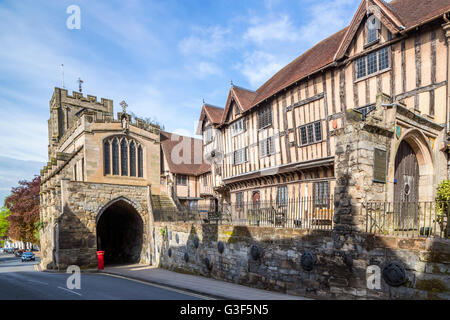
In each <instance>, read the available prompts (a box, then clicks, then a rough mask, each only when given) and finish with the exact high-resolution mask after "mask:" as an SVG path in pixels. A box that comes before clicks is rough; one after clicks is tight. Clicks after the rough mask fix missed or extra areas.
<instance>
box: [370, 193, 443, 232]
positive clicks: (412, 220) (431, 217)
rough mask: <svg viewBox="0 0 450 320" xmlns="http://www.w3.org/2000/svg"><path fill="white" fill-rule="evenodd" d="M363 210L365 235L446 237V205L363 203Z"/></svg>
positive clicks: (433, 202) (428, 203) (432, 202)
mask: <svg viewBox="0 0 450 320" xmlns="http://www.w3.org/2000/svg"><path fill="white" fill-rule="evenodd" d="M363 210H365V214H366V231H367V232H369V233H374V234H383V235H395V236H406V237H416V236H419V237H420V236H425V237H430V236H433V237H442V238H447V237H448V236H449V226H448V217H449V210H450V203H441V202H435V201H428V202H367V203H365V204H364V206H363Z"/></svg>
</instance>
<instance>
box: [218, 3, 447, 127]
mask: <svg viewBox="0 0 450 320" xmlns="http://www.w3.org/2000/svg"><path fill="white" fill-rule="evenodd" d="M372 1H374V3H376V4H377V5H378V6H379V7H380V9H381V11H382V12H383V15H382V17H383V18H382V23H383V22H384V23H386V24H389V26H390V28H391V29H392V28H393V30H398V29H399V28H401V31H400V32H405V31H407V30H409V29H411V28H413V27H415V26H417V25H420V24H423V23H426V22H428V21H430V20H432V19H435V18H439V17H441V16H442V15H443V14H444V13H446V12H448V11H450V0H393V1H391V2H389V3H387V2H385V1H382V0H372ZM365 3H366V0H362V1H361V4H360V8H361V6H363V7H364V9H365ZM358 10H359V8H358ZM357 15H358V11H357V12H356V13H355V17H356V16H357ZM355 17H354V20H355ZM383 20H384V21H383ZM353 22H354V21H352V23H353ZM355 24H356V23H355ZM351 26H352V24H350V26H348V27H346V28H344V29H342V30H340V31H338V32H336V33H335V34H333V35H332V36H330V37H328V38H326V39H325V40H322V41H321V42H319V43H318V44H316V45H315V46H314V47H312V48H311V49H309V50H308V51H306V52H305V53H303V54H302V55H301V56H299V57H298V58H297V59H295V60H294V61H292V62H291V63H289V64H288V65H287V66H285V67H284V68H283V69H281V70H280V71H278V72H277V73H276V74H275V75H274V76H272V77H271V78H270V79H269V80H267V81H266V82H265V83H264V84H263V85H262V86H261V87H259V89H258V90H256V95H255V98H254V99H253V101H252V103H251V104H250V106H249V107H248V108H246V110H249V109H251V108H253V107H255V106H256V105H258V104H259V103H261V102H263V101H264V100H266V99H268V98H270V97H271V96H273V95H274V94H276V93H278V92H280V91H281V90H283V89H284V88H286V87H289V86H290V85H292V84H294V83H296V82H298V81H301V80H302V79H304V78H306V77H308V76H310V75H312V74H314V73H316V72H317V71H319V70H322V69H325V68H326V67H328V66H331V65H332V64H333V62H335V61H336V59H335V56H336V55H337V52H338V49H339V48H340V47H341V44H342V43H343V40H344V38H345V37H346V35H347V34H350V31H351ZM344 52H345V51H344ZM250 92H251V91H250ZM229 98H230V97H229ZM228 103H229V102H228V100H227V105H228ZM226 113H227V108H226V107H225V111H224V115H223V117H222V123H224V120H225V117H226Z"/></svg>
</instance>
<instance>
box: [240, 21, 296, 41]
mask: <svg viewBox="0 0 450 320" xmlns="http://www.w3.org/2000/svg"><path fill="white" fill-rule="evenodd" d="M252 24H253V26H251V27H250V28H248V30H247V31H246V32H245V34H244V40H250V41H254V42H256V43H258V44H259V45H267V44H268V43H270V42H271V41H286V42H295V41H297V40H298V38H299V33H298V30H296V28H295V26H294V25H293V24H292V22H291V21H290V19H289V17H288V16H287V15H282V16H281V17H279V18H278V17H277V18H275V19H273V20H272V21H269V22H267V21H264V20H262V19H258V20H257V21H253V23H252Z"/></svg>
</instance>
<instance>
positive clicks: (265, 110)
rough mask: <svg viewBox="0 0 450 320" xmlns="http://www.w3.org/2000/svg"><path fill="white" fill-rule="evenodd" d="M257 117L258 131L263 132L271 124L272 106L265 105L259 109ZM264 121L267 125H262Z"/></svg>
mask: <svg viewBox="0 0 450 320" xmlns="http://www.w3.org/2000/svg"><path fill="white" fill-rule="evenodd" d="M257 117H258V130H263V129H266V128H268V127H270V126H271V125H272V124H273V111H272V105H271V104H267V105H265V106H264V107H261V109H259V110H258V111H257ZM266 119H267V120H266ZM269 119H270V120H269ZM265 121H267V123H264V122H265Z"/></svg>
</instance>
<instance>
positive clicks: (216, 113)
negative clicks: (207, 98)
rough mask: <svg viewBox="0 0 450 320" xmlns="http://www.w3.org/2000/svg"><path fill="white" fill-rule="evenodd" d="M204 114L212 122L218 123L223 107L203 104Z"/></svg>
mask: <svg viewBox="0 0 450 320" xmlns="http://www.w3.org/2000/svg"><path fill="white" fill-rule="evenodd" d="M203 106H204V108H205V112H206V115H207V117H208V119H209V121H210V122H211V123H212V124H219V123H220V121H221V120H222V113H223V108H220V107H216V106H213V105H210V104H204V105H203Z"/></svg>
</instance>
